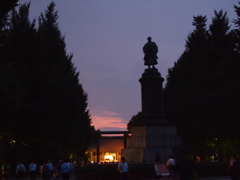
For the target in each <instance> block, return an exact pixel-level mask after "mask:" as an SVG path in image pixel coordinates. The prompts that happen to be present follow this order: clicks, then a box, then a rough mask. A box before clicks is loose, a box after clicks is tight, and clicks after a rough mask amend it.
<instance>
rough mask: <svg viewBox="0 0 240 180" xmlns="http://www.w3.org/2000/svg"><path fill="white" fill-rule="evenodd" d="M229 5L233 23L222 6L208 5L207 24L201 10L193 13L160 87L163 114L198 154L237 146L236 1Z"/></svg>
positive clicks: (239, 28) (222, 153) (230, 151)
mask: <svg viewBox="0 0 240 180" xmlns="http://www.w3.org/2000/svg"><path fill="white" fill-rule="evenodd" d="M239 5H240V3H239ZM233 8H234V10H235V12H236V15H237V18H236V19H234V20H233V21H231V22H232V23H233V25H234V26H233V28H231V24H230V20H229V18H228V16H227V12H224V11H223V10H220V11H214V15H215V16H214V17H213V18H212V21H211V23H210V25H209V26H207V23H206V22H207V17H206V16H202V15H198V16H194V17H193V22H192V25H193V26H194V30H193V31H192V32H191V33H190V34H189V35H188V37H187V40H186V45H185V51H184V52H183V53H182V55H181V56H180V58H179V59H178V60H177V61H176V62H175V63H174V66H173V67H172V68H170V69H169V70H168V76H167V82H166V86H165V88H164V103H165V113H166V116H167V118H168V120H169V121H170V122H173V123H175V124H176V125H177V127H178V130H179V134H180V135H181V136H182V139H183V145H184V146H188V147H191V149H192V150H193V151H194V152H195V154H196V155H198V156H201V157H202V158H203V159H207V157H210V156H215V159H227V158H228V157H229V156H230V155H236V154H237V153H239V152H240V146H239V145H240V136H239V133H238V131H239V129H240V71H239V67H240V46H239V45H240V6H237V5H233Z"/></svg>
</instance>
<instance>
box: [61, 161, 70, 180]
mask: <svg viewBox="0 0 240 180" xmlns="http://www.w3.org/2000/svg"><path fill="white" fill-rule="evenodd" d="M60 172H61V175H62V180H69V177H70V173H71V167H70V165H69V163H68V162H67V160H63V164H62V165H61V168H60Z"/></svg>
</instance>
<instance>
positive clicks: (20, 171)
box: [16, 162, 26, 180]
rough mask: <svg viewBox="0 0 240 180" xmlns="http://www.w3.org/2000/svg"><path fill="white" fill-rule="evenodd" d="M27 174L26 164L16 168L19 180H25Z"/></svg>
mask: <svg viewBox="0 0 240 180" xmlns="http://www.w3.org/2000/svg"><path fill="white" fill-rule="evenodd" d="M25 172H26V168H25V166H24V164H22V163H21V162H19V163H18V165H17V167H16V175H17V180H23V179H24V173H25Z"/></svg>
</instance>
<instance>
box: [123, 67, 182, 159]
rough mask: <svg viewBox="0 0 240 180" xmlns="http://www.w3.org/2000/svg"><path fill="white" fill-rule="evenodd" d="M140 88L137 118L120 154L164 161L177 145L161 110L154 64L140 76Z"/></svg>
mask: <svg viewBox="0 0 240 180" xmlns="http://www.w3.org/2000/svg"><path fill="white" fill-rule="evenodd" d="M139 81H140V83H141V90H142V117H141V122H140V123H139V124H138V125H137V126H135V127H132V129H131V136H130V137H128V139H127V147H126V148H125V149H123V150H122V156H123V157H125V158H126V161H127V162H130V163H142V162H166V161H167V159H168V158H169V156H170V155H174V154H175V150H176V149H177V147H179V146H180V145H181V138H180V137H179V136H178V135H177V129H176V126H174V125H173V124H171V123H169V122H168V121H167V120H166V118H165V116H164V112H163V98H162V83H163V81H164V79H163V78H162V77H161V74H160V73H159V72H158V70H157V69H156V68H151V69H145V72H144V73H143V74H142V77H141V78H140V80H139Z"/></svg>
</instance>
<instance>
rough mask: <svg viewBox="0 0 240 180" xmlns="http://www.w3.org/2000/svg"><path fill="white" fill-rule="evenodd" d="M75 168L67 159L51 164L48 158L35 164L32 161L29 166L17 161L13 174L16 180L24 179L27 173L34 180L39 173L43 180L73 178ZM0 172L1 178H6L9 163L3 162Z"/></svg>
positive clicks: (7, 176)
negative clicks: (39, 163)
mask: <svg viewBox="0 0 240 180" xmlns="http://www.w3.org/2000/svg"><path fill="white" fill-rule="evenodd" d="M75 168H76V164H75V163H74V162H72V161H68V160H59V162H58V163H57V164H56V165H54V164H52V162H51V161H50V160H48V161H46V162H43V163H42V164H41V165H37V164H36V163H35V162H34V161H32V162H31V163H30V164H29V166H25V165H24V164H23V163H22V162H19V163H18V164H17V166H16V170H15V174H16V179H17V180H24V177H25V176H26V174H27V173H28V174H29V176H30V179H31V180H36V177H37V175H40V176H41V177H42V179H43V180H58V179H59V180H60V179H61V180H69V179H70V177H72V178H73V179H75ZM1 173H2V179H3V180H8V178H9V175H10V165H9V164H7V163H3V165H2V166H1Z"/></svg>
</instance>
